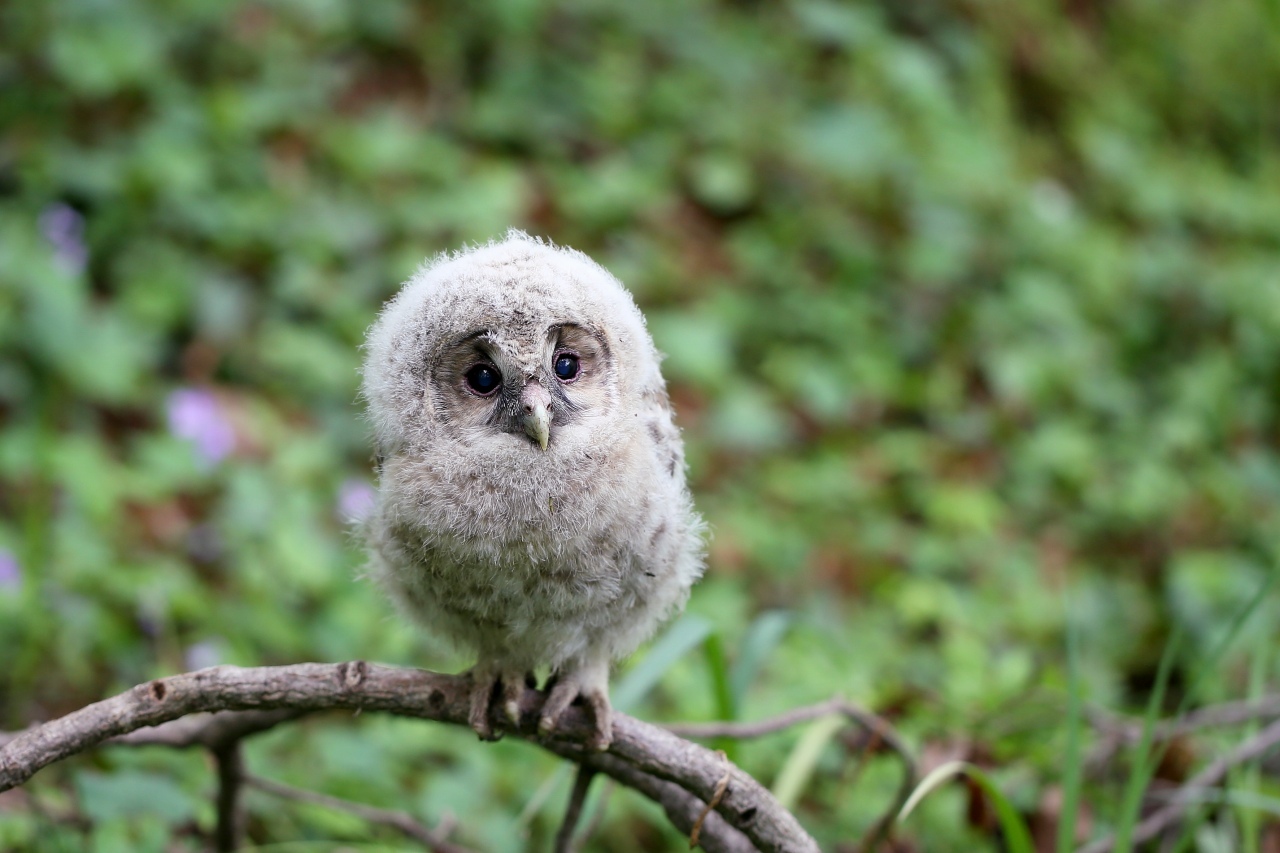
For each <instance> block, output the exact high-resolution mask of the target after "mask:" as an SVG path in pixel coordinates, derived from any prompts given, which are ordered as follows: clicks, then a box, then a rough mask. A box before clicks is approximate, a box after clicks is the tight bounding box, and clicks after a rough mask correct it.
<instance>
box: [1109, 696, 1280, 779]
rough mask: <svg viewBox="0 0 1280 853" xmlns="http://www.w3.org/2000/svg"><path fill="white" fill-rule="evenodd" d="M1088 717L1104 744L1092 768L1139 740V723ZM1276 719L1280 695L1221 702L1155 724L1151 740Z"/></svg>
mask: <svg viewBox="0 0 1280 853" xmlns="http://www.w3.org/2000/svg"><path fill="white" fill-rule="evenodd" d="M1087 715H1088V718H1089V722H1090V723H1092V725H1093V726H1094V728H1096V729H1098V730H1100V731H1101V732H1102V735H1103V742H1102V743H1101V744H1100V745H1099V746H1098V747H1097V748H1096V749H1095V750H1094V751H1093V754H1092V755H1091V756H1090V758H1089V763H1090V765H1092V766H1094V767H1098V766H1102V765H1105V764H1106V763H1107V762H1108V761H1110V760H1111V758H1112V757H1113V756H1114V755H1115V753H1116V752H1117V751H1118V750H1119V749H1120V748H1121V747H1122V746H1124V745H1125V744H1133V743H1137V742H1138V741H1139V740H1141V739H1142V728H1143V724H1142V722H1141V721H1138V720H1133V719H1131V718H1128V717H1122V716H1119V715H1116V714H1112V713H1109V712H1107V711H1104V710H1102V709H1100V708H1090V709H1089V710H1088V711H1087ZM1276 717H1280V695H1274V696H1262V697H1259V698H1257V699H1246V700H1239V701H1234V702H1222V703H1220V704H1217V705H1208V706H1205V707H1204V708H1198V709H1197V710H1195V711H1190V712H1188V713H1186V714H1183V715H1182V716H1181V717H1178V718H1177V719H1173V720H1165V721H1164V722H1160V723H1156V724H1155V726H1154V727H1152V730H1151V736H1152V739H1153V740H1155V741H1157V742H1159V741H1167V740H1173V739H1174V738H1178V737H1184V736H1187V735H1193V734H1196V733H1197V732H1200V731H1203V730H1204V729H1209V728H1218V727H1223V726H1239V725H1244V724H1245V723H1251V722H1254V721H1256V720H1265V719H1269V718H1270V719H1274V718H1276Z"/></svg>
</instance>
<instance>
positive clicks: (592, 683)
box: [538, 663, 613, 752]
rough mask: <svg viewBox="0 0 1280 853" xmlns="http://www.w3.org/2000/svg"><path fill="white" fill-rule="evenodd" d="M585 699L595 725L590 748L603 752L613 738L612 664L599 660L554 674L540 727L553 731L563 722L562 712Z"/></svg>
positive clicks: (589, 742) (543, 732) (590, 738)
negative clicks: (610, 693) (576, 701)
mask: <svg viewBox="0 0 1280 853" xmlns="http://www.w3.org/2000/svg"><path fill="white" fill-rule="evenodd" d="M576 699H581V700H582V701H583V702H584V703H585V704H586V706H587V713H588V714H589V715H590V716H591V722H592V723H593V724H594V728H593V729H592V731H591V735H590V737H588V738H587V748H588V749H594V750H597V751H600V752H603V751H604V750H606V749H608V748H609V744H610V743H612V742H613V708H612V706H610V705H609V664H608V663H596V664H588V665H586V666H582V667H580V668H578V669H571V670H562V671H558V672H556V673H555V674H554V675H552V677H551V683H550V691H549V692H548V693H547V701H546V702H544V703H543V705H542V716H541V717H540V718H539V719H538V731H539V732H540V733H541V734H543V735H549V734H551V732H553V731H555V728H556V725H557V724H558V723H559V722H560V715H561V714H563V713H564V711H565V709H566V708H568V707H569V706H570V705H571V704H573V702H574V700H576Z"/></svg>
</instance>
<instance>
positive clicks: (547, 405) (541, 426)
mask: <svg viewBox="0 0 1280 853" xmlns="http://www.w3.org/2000/svg"><path fill="white" fill-rule="evenodd" d="M520 407H521V408H522V409H523V411H524V414H523V415H522V416H521V418H520V425H521V426H523V427H524V432H525V435H527V436H529V438H532V439H533V440H534V441H536V442H538V446H539V447H541V448H542V449H543V450H546V449H547V442H549V441H550V440H551V395H550V394H549V393H548V392H547V389H546V388H543V387H542V386H541V385H539V384H538V383H537V382H530V383H529V384H527V385H525V386H524V389H523V390H522V391H521V392H520Z"/></svg>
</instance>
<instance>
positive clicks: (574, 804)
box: [555, 764, 596, 853]
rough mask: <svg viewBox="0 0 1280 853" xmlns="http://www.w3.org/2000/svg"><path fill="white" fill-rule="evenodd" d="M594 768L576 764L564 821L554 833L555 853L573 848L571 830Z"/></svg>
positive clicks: (576, 823) (577, 818) (577, 817)
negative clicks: (576, 772)
mask: <svg viewBox="0 0 1280 853" xmlns="http://www.w3.org/2000/svg"><path fill="white" fill-rule="evenodd" d="M595 776H596V770H595V768H593V767H588V766H586V765H585V764H580V765H578V775H577V776H575V777H574V779H573V790H572V791H570V792H569V805H568V806H567V807H566V808H565V812H564V822H563V823H561V824H560V831H559V832H557V833H556V846H555V851H556V853H570V851H572V850H573V831H574V829H576V828H577V826H578V821H579V820H580V819H581V817H582V805H583V803H585V802H586V799H587V791H589V790H590V789H591V780H592V779H594V778H595Z"/></svg>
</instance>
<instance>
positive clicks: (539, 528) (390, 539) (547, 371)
mask: <svg viewBox="0 0 1280 853" xmlns="http://www.w3.org/2000/svg"><path fill="white" fill-rule="evenodd" d="M366 350H367V353H366V360H365V364H364V384H363V393H364V396H365V398H366V400H367V403H368V410H369V416H370V419H371V421H372V423H373V427H374V430H375V435H376V441H377V446H378V453H379V456H380V458H381V459H382V465H381V473H380V483H379V492H378V502H377V507H376V509H375V510H374V512H373V513H371V515H370V517H369V520H368V521H367V522H366V525H367V529H366V534H367V538H368V542H369V544H370V552H371V574H372V575H373V576H374V577H375V578H376V579H377V580H378V581H379V582H380V583H381V585H382V586H383V587H384V588H385V589H386V590H387V592H388V593H389V594H390V596H391V598H392V599H393V600H394V601H395V602H396V604H398V605H399V607H400V608H401V609H402V610H403V611H404V612H406V613H407V614H408V615H409V616H411V617H413V618H414V619H416V620H417V621H419V622H420V623H422V624H423V625H424V626H425V627H426V628H428V629H429V630H430V631H432V632H434V633H436V634H438V635H441V636H443V637H445V638H447V639H450V640H452V641H453V642H454V643H455V644H457V645H458V646H460V647H462V648H464V649H468V650H471V651H474V652H475V654H476V656H477V661H476V665H475V667H474V668H473V669H472V670H471V673H472V676H473V678H472V685H473V687H472V695H471V714H470V722H471V726H472V728H474V729H475V731H476V732H477V733H478V734H479V735H480V736H481V737H484V738H492V737H494V731H493V728H492V723H491V721H490V704H491V703H492V702H494V701H498V702H499V703H500V704H501V706H502V709H503V711H504V712H505V715H506V716H507V718H508V719H509V720H511V721H512V722H514V721H515V720H516V719H517V716H518V705H519V698H520V695H521V693H522V691H523V690H524V688H525V687H526V683H527V681H526V680H527V679H529V678H531V676H530V675H529V674H530V673H532V672H533V670H534V669H535V668H536V667H539V666H549V667H550V668H551V671H552V677H551V680H550V681H549V682H548V684H549V688H550V689H549V692H548V695H547V699H546V702H545V703H544V705H543V709H542V712H541V718H540V720H539V728H540V729H541V730H542V731H543V732H544V733H546V732H549V731H551V730H552V729H554V727H555V725H556V723H557V721H558V719H559V717H560V715H561V713H562V712H563V711H564V710H565V708H567V707H568V706H569V704H570V703H571V702H573V701H574V700H575V699H577V698H578V697H579V696H580V697H582V699H583V700H584V702H585V703H586V705H587V708H588V710H589V712H590V715H591V717H592V720H593V723H594V733H593V736H592V740H591V745H592V746H594V747H595V748H597V749H604V748H606V747H607V746H608V744H609V742H610V740H611V737H612V725H611V711H610V706H609V698H608V679H609V665H610V664H611V663H612V662H613V661H615V660H617V659H618V658H620V657H622V656H624V655H627V654H629V653H630V652H631V651H633V650H634V649H635V648H636V646H638V645H639V644H640V643H641V642H643V641H644V639H645V638H646V637H648V636H649V635H650V634H651V633H652V632H653V630H654V629H655V628H656V627H657V625H658V624H659V623H660V622H661V621H662V620H663V619H664V618H665V617H667V616H669V615H670V614H672V613H673V612H674V611H676V610H678V609H679V608H680V607H682V606H683V605H684V602H685V599H686V598H687V597H688V594H689V587H690V586H691V585H692V584H693V582H694V581H696V580H697V579H698V577H699V576H700V575H701V573H702V522H701V520H700V519H699V517H698V515H697V514H696V513H695V511H694V509H693V504H692V501H691V499H690V496H689V490H688V487H687V486H686V484H685V470H684V449H683V446H682V444H681V441H680V434H679V432H678V430H677V429H676V427H675V424H674V423H673V422H672V418H671V407H670V404H669V403H668V399H667V392H666V386H665V384H664V383H663V380H662V375H661V373H660V372H659V369H658V361H659V356H658V353H657V351H656V350H655V349H654V346H653V341H652V340H651V339H650V337H649V334H648V332H647V331H646V329H645V324H644V318H643V317H642V316H641V314H640V311H639V310H638V309H637V308H636V305H635V303H634V302H633V301H632V299H631V296H630V294H629V293H627V291H626V290H625V289H624V288H623V286H622V284H621V283H620V282H619V281H618V280H617V279H616V278H614V277H613V276H612V275H610V274H609V273H608V272H607V271H605V270H604V268H602V267H601V266H599V265H598V264H596V263H595V262H594V261H592V260H591V259H590V258H588V257H587V256H586V255H583V254H581V253H580V252H575V251H572V250H570V249H565V248H558V247H555V246H552V245H548V244H546V243H543V242H542V241H541V240H538V239H535V238H531V237H529V236H527V235H525V234H523V233H520V232H517V231H512V232H510V233H509V234H508V235H507V237H506V239H505V240H503V241H501V242H498V243H491V244H489V245H486V246H482V247H479V248H475V249H469V250H465V251H462V252H460V253H457V254H453V255H447V254H446V255H441V256H439V257H437V258H435V259H433V260H430V261H428V262H427V263H426V264H425V265H424V266H423V267H422V268H421V269H420V270H419V271H418V272H417V273H416V274H415V275H414V276H413V277H412V278H411V279H409V281H408V282H407V283H406V284H405V285H404V288H403V289H402V290H401V291H400V293H399V294H398V295H397V296H396V297H395V298H394V299H393V300H392V301H391V302H389V303H388V304H387V306H386V307H385V308H384V310H383V312H382V314H381V316H379V318H378V321H377V323H376V324H375V325H374V326H373V328H372V329H371V330H370V332H369V339H368V342H367V344H366Z"/></svg>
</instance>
